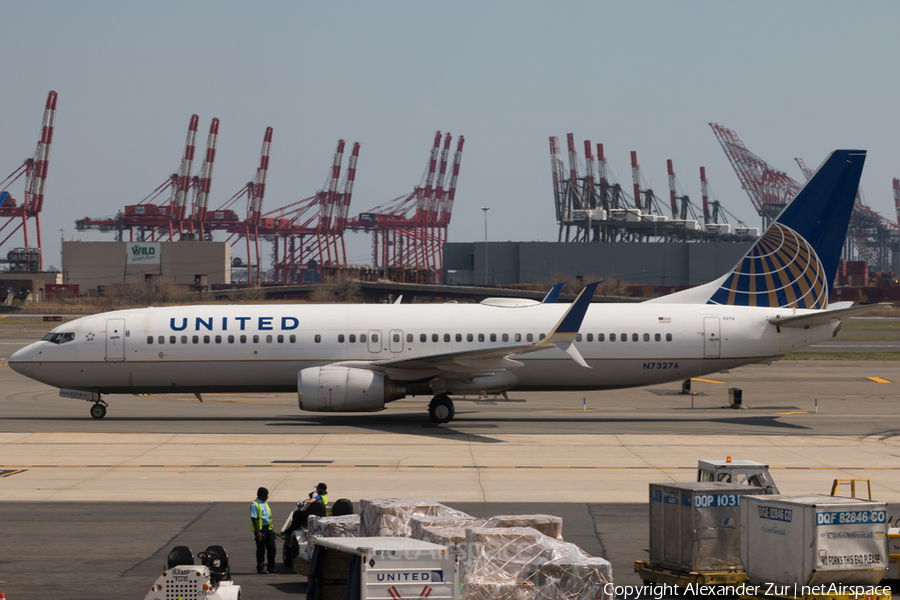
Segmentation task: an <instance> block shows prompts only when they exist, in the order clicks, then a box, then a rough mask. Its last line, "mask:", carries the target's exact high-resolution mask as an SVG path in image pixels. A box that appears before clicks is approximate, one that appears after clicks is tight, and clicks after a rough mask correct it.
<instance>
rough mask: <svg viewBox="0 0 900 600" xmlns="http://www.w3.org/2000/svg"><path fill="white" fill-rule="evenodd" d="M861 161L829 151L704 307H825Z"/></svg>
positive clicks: (858, 155) (857, 155)
mask: <svg viewBox="0 0 900 600" xmlns="http://www.w3.org/2000/svg"><path fill="white" fill-rule="evenodd" d="M865 160H866V153H865V151H864V150H835V151H834V152H832V153H831V155H829V157H828V158H827V159H825V162H823V163H822V166H820V167H819V169H818V171H816V173H815V175H813V177H812V178H811V179H810V180H809V181H808V182H807V184H806V185H805V186H804V187H803V189H801V190H800V193H798V194H797V196H796V197H795V198H794V199H793V200H792V201H791V202H790V203H789V204H788V205H787V206H786V207H785V209H784V210H783V211H782V212H781V214H780V215H779V216H778V218H777V219H776V220H775V222H773V223H772V225H771V226H770V227H769V229H768V230H766V233H765V234H764V235H763V236H762V237H761V238H759V240H758V241H757V242H756V244H755V245H754V246H753V247H752V248H751V249H750V251H749V252H747V254H746V255H745V256H744V258H743V259H741V261H740V262H739V263H738V264H737V266H736V267H735V268H734V269H733V270H732V271H731V272H730V273H729V274H728V275H726V277H725V280H724V282H722V283H721V286H720V287H719V288H718V289H717V290H716V291H715V292H714V293H713V294H712V297H710V299H709V300H708V301H707V304H729V305H734V306H764V307H771V308H774V307H791V308H818V309H822V308H825V307H827V306H828V295H829V291H830V289H831V285H832V283H833V282H834V277H835V273H836V272H837V265H838V260H839V258H840V255H841V247H842V246H843V245H844V239H845V238H846V237H847V227H848V225H849V223H850V213H851V212H852V211H853V203H854V201H855V199H856V190H857V188H858V187H859V178H860V175H861V174H862V169H863V163H864V162H865ZM717 283H718V282H717Z"/></svg>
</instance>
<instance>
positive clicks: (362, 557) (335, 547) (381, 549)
mask: <svg viewBox="0 0 900 600" xmlns="http://www.w3.org/2000/svg"><path fill="white" fill-rule="evenodd" d="M313 544H315V552H314V554H313V558H312V564H311V567H310V574H309V582H308V583H307V590H309V586H310V585H314V586H318V589H319V591H320V594H319V597H320V598H325V597H340V598H345V597H353V598H359V599H360V600H374V599H386V598H428V599H429V600H458V598H459V552H460V551H459V549H458V548H457V547H451V548H447V547H445V546H439V545H438V544H432V543H430V542H423V541H421V540H414V539H412V538H404V537H363V538H326V537H317V538H315V539H313ZM357 590H358V592H357ZM342 592H343V593H342ZM347 593H349V594H350V595H349V596H347V595H345V594H347Z"/></svg>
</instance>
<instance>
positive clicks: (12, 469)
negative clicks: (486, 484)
mask: <svg viewBox="0 0 900 600" xmlns="http://www.w3.org/2000/svg"><path fill="white" fill-rule="evenodd" d="M298 468H299V469H304V470H309V469H406V470H409V469H524V470H556V471H558V470H589V471H696V470H697V467H696V466H690V467H673V466H659V467H654V466H648V465H639V466H633V467H603V466H591V465H548V466H540V465H321V464H316V465H311V464H258V465H4V466H2V467H0V477H8V476H11V475H15V474H17V473H22V472H24V471H26V470H28V469H298ZM4 469H6V470H4ZM769 469H770V470H774V471H798V470H799V471H900V467H772V466H770V467H769Z"/></svg>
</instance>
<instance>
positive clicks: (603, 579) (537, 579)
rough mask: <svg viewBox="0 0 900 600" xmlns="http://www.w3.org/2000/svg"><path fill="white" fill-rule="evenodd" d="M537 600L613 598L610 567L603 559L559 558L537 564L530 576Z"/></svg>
mask: <svg viewBox="0 0 900 600" xmlns="http://www.w3.org/2000/svg"><path fill="white" fill-rule="evenodd" d="M532 582H533V583H534V589H535V592H536V595H537V598H539V599H540V600H544V599H547V600H550V599H552V600H582V599H583V600H587V599H594V598H612V595H613V590H612V589H611V588H612V586H611V585H609V584H610V583H611V582H612V566H611V565H610V564H609V561H607V560H604V559H602V558H591V557H583V558H577V559H572V558H558V559H556V560H551V561H549V562H547V563H544V564H542V565H539V566H538V568H537V571H535V573H534V576H533V577H532Z"/></svg>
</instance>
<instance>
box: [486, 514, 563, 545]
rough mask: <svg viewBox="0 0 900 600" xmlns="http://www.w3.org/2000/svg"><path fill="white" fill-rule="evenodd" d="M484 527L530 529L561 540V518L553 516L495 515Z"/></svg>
mask: <svg viewBox="0 0 900 600" xmlns="http://www.w3.org/2000/svg"><path fill="white" fill-rule="evenodd" d="M484 526H485V527H531V528H532V529H537V530H538V531H540V532H541V533H543V534H544V535H546V536H550V537H552V538H556V539H558V540H561V539H563V536H562V517H556V516H553V515H497V516H495V517H491V518H490V519H488V520H487V523H485V524H484Z"/></svg>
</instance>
